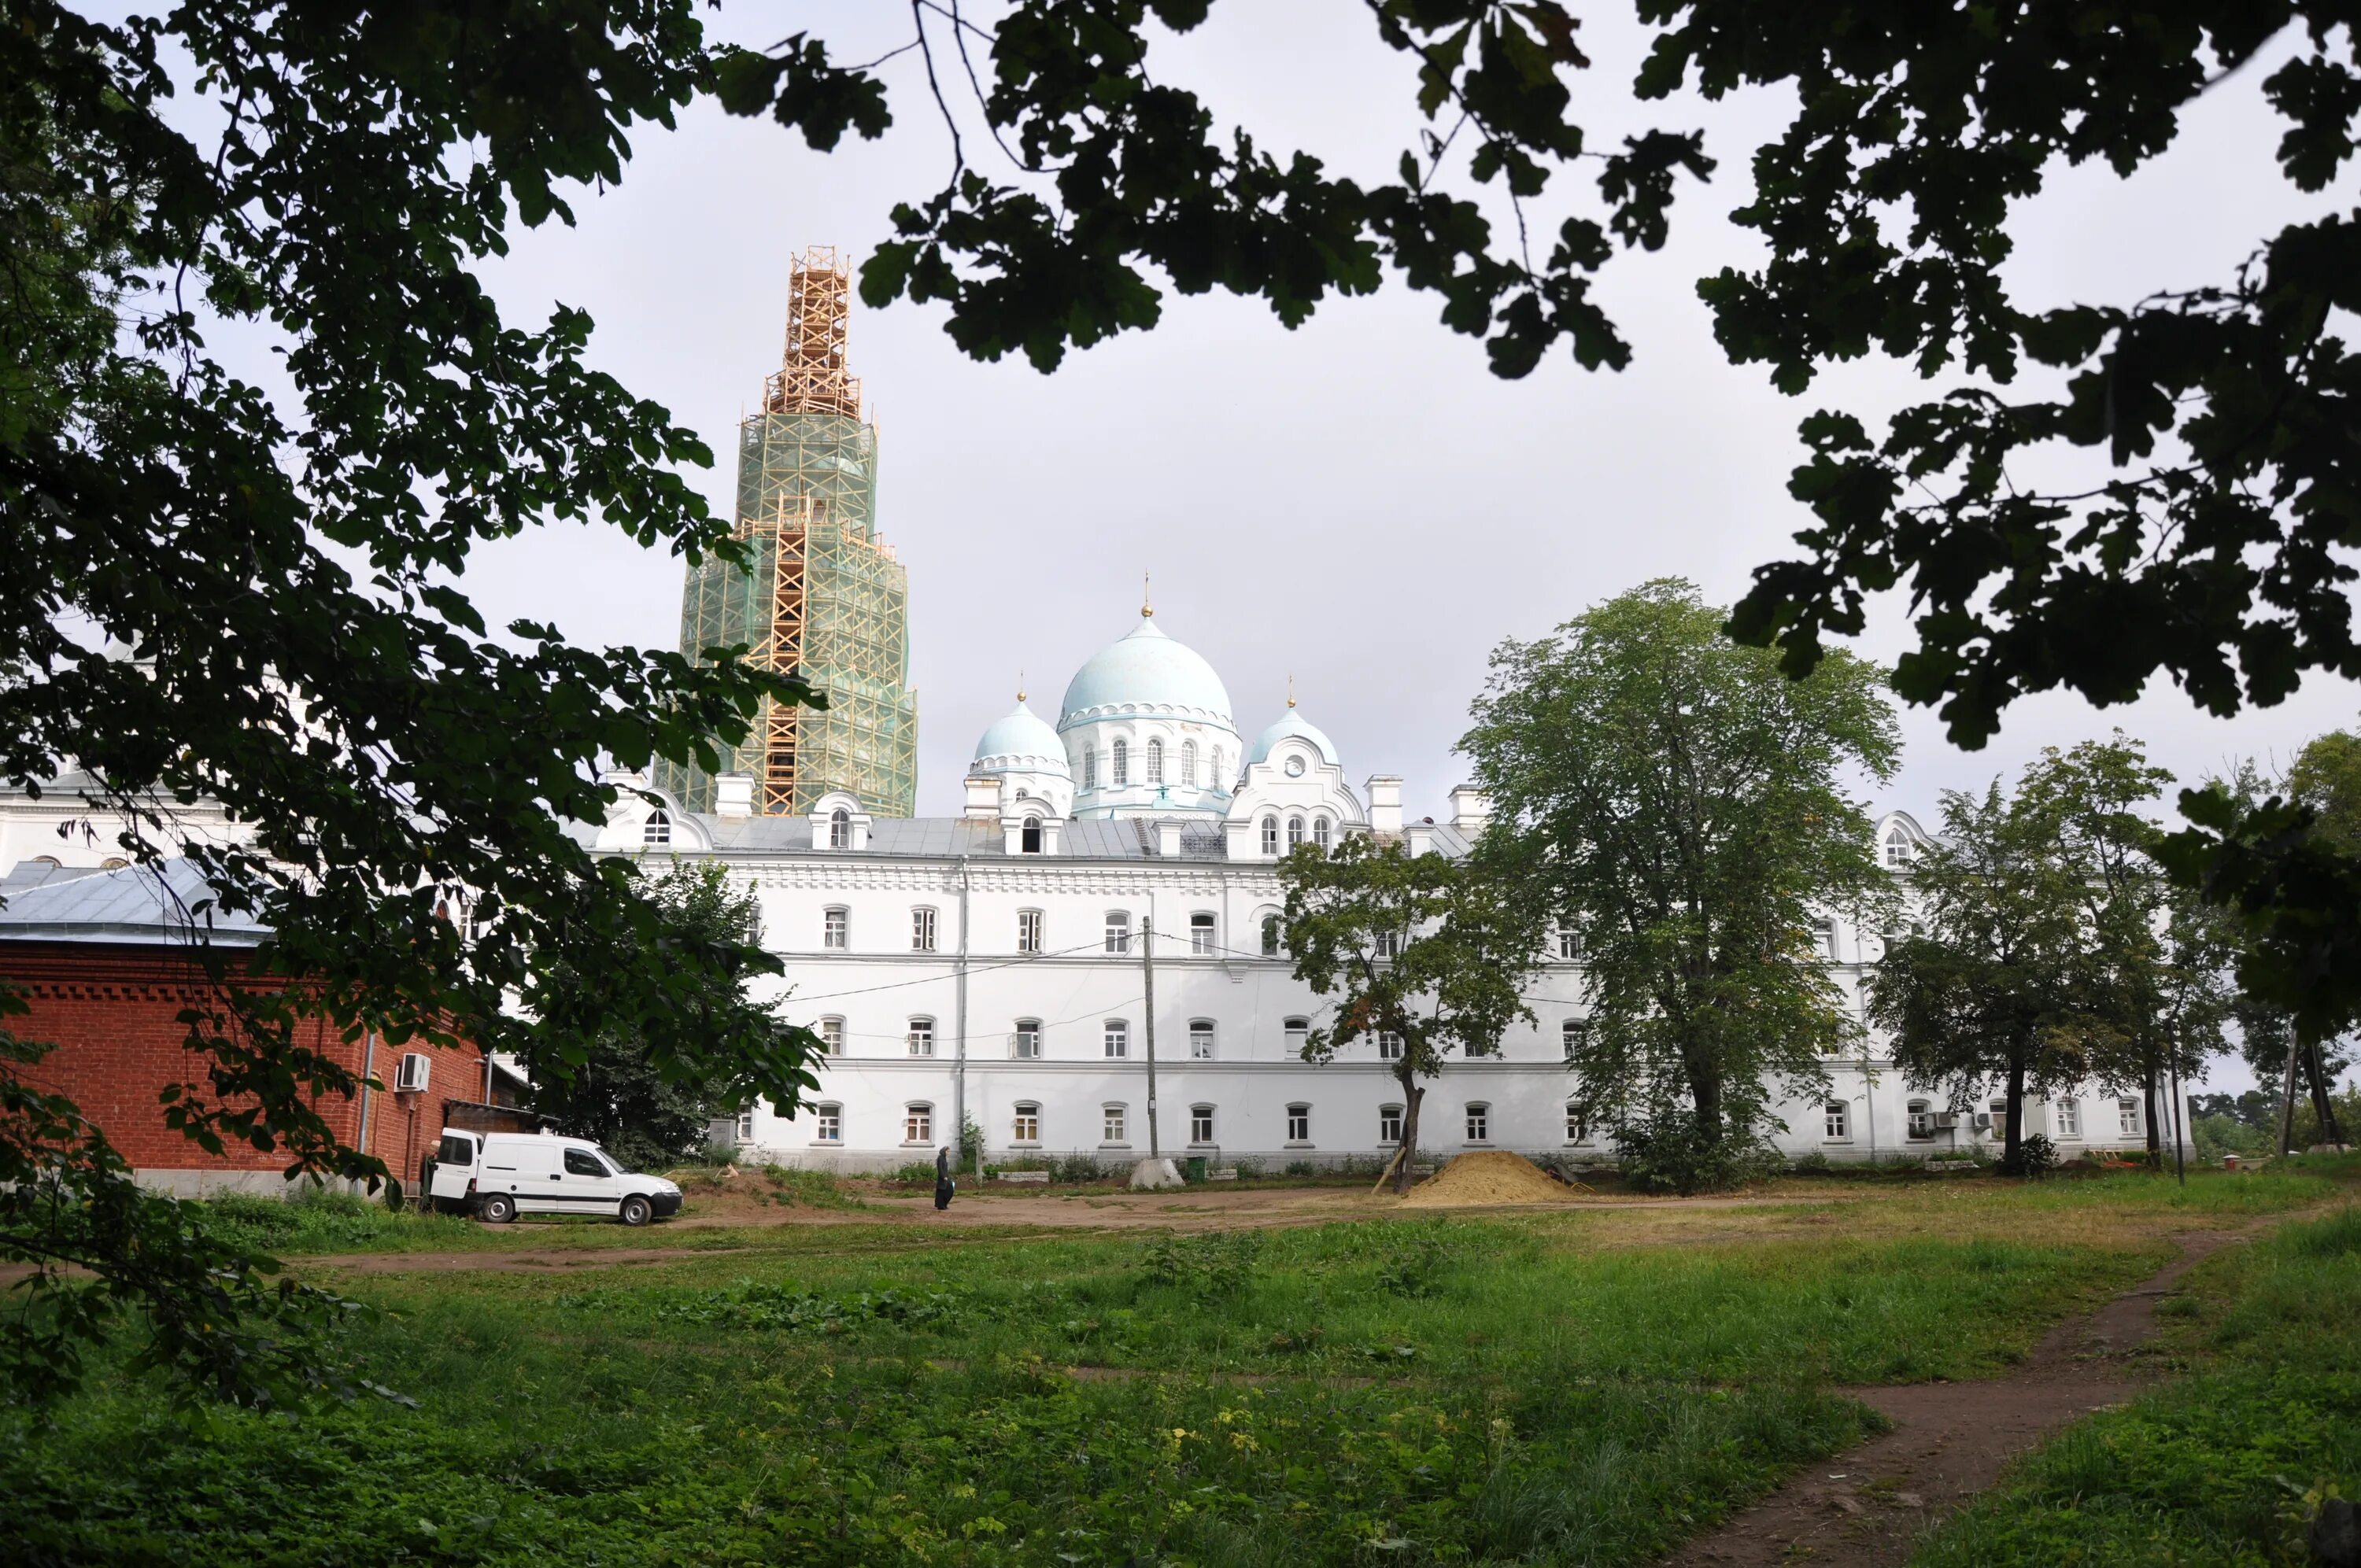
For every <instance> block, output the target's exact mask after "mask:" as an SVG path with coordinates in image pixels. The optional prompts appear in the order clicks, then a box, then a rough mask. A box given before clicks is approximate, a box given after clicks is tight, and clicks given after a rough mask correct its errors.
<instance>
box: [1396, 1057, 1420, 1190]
mask: <svg viewBox="0 0 2361 1568" xmlns="http://www.w3.org/2000/svg"><path fill="white" fill-rule="evenodd" d="M1394 1077H1395V1079H1396V1080H1398V1081H1399V1082H1400V1084H1401V1088H1402V1146H1401V1163H1400V1164H1399V1165H1397V1166H1396V1167H1395V1168H1394V1190H1395V1191H1396V1192H1407V1191H1409V1190H1410V1184H1411V1179H1412V1178H1411V1166H1412V1165H1414V1164H1416V1163H1417V1161H1418V1107H1419V1102H1421V1101H1422V1100H1424V1099H1425V1098H1426V1089H1425V1086H1424V1085H1422V1084H1421V1083H1420V1082H1419V1081H1418V1080H1417V1079H1416V1077H1415V1076H1414V1075H1412V1073H1411V1070H1410V1058H1408V1057H1407V1056H1405V1057H1404V1058H1402V1065H1401V1067H1400V1068H1399V1069H1396V1071H1395V1073H1394Z"/></svg>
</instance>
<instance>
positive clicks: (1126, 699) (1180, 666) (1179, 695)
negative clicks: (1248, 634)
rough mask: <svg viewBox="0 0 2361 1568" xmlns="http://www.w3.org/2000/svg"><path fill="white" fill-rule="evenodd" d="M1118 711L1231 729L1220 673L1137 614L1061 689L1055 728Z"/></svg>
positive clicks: (1225, 694)
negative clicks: (1063, 695)
mask: <svg viewBox="0 0 2361 1568" xmlns="http://www.w3.org/2000/svg"><path fill="white" fill-rule="evenodd" d="M1124 714H1142V715H1155V716H1158V717H1160V718H1194V719H1201V720H1203V721H1206V722H1209V723H1214V724H1219V725H1221V726H1223V727H1224V729H1231V730H1232V731H1234V732H1235V729H1236V726H1235V724H1233V723H1232V721H1231V718H1230V694H1229V692H1228V691H1227V690H1226V689H1224V686H1223V685H1222V677H1221V676H1219V675H1217V674H1213V665H1211V664H1208V663H1205V661H1204V660H1203V659H1202V658H1201V657H1199V655H1198V654H1197V653H1196V652H1195V651H1194V650H1192V649H1190V648H1186V647H1183V646H1182V645H1181V644H1180V643H1178V642H1175V641H1172V639H1170V637H1167V636H1165V635H1164V633H1163V632H1161V631H1159V630H1157V628H1156V622H1155V621H1153V620H1148V619H1146V618H1144V617H1143V618H1142V619H1141V620H1140V623H1139V624H1138V625H1137V627H1135V628H1133V629H1132V631H1131V633H1130V635H1129V636H1126V637H1124V638H1122V639H1121V640H1119V641H1115V642H1111V643H1109V644H1108V645H1107V646H1106V647H1104V648H1102V649H1100V650H1099V651H1098V652H1096V653H1093V654H1092V655H1091V657H1090V659H1089V661H1088V662H1087V663H1084V664H1083V665H1082V668H1081V669H1080V670H1077V671H1076V672H1074V678H1073V681H1072V683H1071V685H1068V686H1067V687H1066V700H1065V703H1064V705H1063V706H1062V707H1060V709H1059V711H1058V728H1059V729H1060V731H1063V730H1066V729H1071V727H1072V726H1074V725H1075V724H1078V723H1081V722H1082V721H1084V720H1087V719H1093V718H1113V717H1115V716H1117V715H1124Z"/></svg>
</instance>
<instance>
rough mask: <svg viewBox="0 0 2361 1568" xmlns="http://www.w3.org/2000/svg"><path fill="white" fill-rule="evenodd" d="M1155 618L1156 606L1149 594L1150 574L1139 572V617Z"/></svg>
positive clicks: (1142, 618) (1145, 618) (1144, 618)
mask: <svg viewBox="0 0 2361 1568" xmlns="http://www.w3.org/2000/svg"><path fill="white" fill-rule="evenodd" d="M1155 618H1156V606H1155V604H1154V603H1153V602H1151V601H1150V599H1149V598H1148V574H1147V573H1145V572H1142V573H1140V574H1139V619H1140V620H1154V619H1155Z"/></svg>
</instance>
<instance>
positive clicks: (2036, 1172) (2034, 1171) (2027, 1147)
mask: <svg viewBox="0 0 2361 1568" xmlns="http://www.w3.org/2000/svg"><path fill="white" fill-rule="evenodd" d="M2057 1168H2058V1146H2057V1145H2056V1144H2053V1143H2051V1142H2050V1141H2049V1138H2048V1135H2047V1134H2043V1133H2035V1134H2034V1135H2031V1136H2030V1137H2027V1138H2026V1139H2025V1140H2024V1141H2023V1142H2022V1143H2020V1144H2018V1145H2017V1146H2016V1158H2015V1159H2014V1160H2010V1159H2007V1158H2003V1159H2002V1160H2001V1162H2000V1173H2001V1174H2002V1175H2003V1176H2026V1177H2032V1178H2034V1179H2040V1178H2041V1177H2044V1176H2047V1175H2048V1174H2049V1173H2050V1172H2051V1171H2053V1170H2055V1169H2057Z"/></svg>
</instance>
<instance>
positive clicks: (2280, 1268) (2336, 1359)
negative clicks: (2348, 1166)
mask: <svg viewBox="0 0 2361 1568" xmlns="http://www.w3.org/2000/svg"><path fill="white" fill-rule="evenodd" d="M2356 1302H2361V1209H2351V1208H2348V1209H2345V1210H2344V1211H2343V1212H2339V1213H2337V1214H2335V1215H2333V1216H2331V1217H2329V1218H2326V1219H2323V1220H2317V1221H2312V1222H2309V1223H2299V1224H2296V1225H2292V1226H2290V1227H2289V1228H2288V1229H2287V1230H2285V1231H2283V1232H2281V1233H2279V1234H2277V1235H2274V1236H2272V1237H2270V1238H2269V1239H2268V1240H2266V1241H2263V1242H2259V1243H2257V1244H2255V1245H2253V1246H2251V1247H2249V1248H2244V1249H2238V1250H2235V1251H2233V1252H2231V1253H2228V1254H2225V1255H2221V1256H2218V1257H2215V1258H2213V1259H2209V1260H2208V1261H2207V1263H2206V1264H2205V1265H2204V1266H2202V1268H2201V1269H2200V1270H2198V1271H2197V1272H2196V1273H2195V1274H2194V1275H2193V1276H2192V1277H2191V1284H2190V1287H2189V1288H2188V1289H2186V1290H2185V1291H2183V1292H2182V1293H2180V1294H2179V1295H2177V1296H2175V1297H2172V1298H2170V1299H2167V1300H2166V1301H2164V1302H2163V1303H2161V1304H2160V1305H2159V1307H2158V1312H2159V1314H2160V1315H2161V1316H2162V1317H2163V1318H2164V1320H2165V1321H2166V1322H2167V1323H2168V1324H2170V1325H2172V1327H2173V1330H2174V1332H2173V1334H2172V1337H2171V1339H2170V1340H2169V1342H2168V1343H2169V1345H2170V1346H2171V1348H2172V1350H2173V1351H2174V1352H2175V1353H2176V1354H2177V1355H2178V1356H2179V1357H2180V1359H2182V1360H2184V1361H2185V1362H2187V1363H2191V1364H2193V1370H2192V1373H2191V1376H2186V1377H2183V1378H2180V1379H2178V1380H2175V1381H2173V1382H2170V1383H2168V1384H2165V1385H2164V1386H2162V1387H2158V1388H2157V1389H2155V1390H2153V1391H2151V1392H2150V1393H2148V1394H2147V1395H2146V1396H2144V1397H2143V1398H2140V1399H2139V1400H2137V1401H2136V1403H2134V1404H2133V1405H2131V1406H2129V1407H2127V1408H2125V1409H2122V1410H2119V1411H2113V1412H2108V1413H2105V1414H2102V1415H2099V1416H2096V1417H2093V1418H2092V1419H2091V1420H2087V1421H2083V1422H2081V1423H2079V1424H2078V1425H2076V1426H2075V1427H2073V1428H2071V1429H2070V1430H2069V1431H2067V1432H2066V1433H2064V1434H2063V1435H2062V1436H2060V1437H2059V1438H2058V1439H2057V1440H2055V1441H2053V1442H2049V1443H2048V1444H2046V1445H2044V1446H2043V1447H2042V1448H2041V1449H2040V1450H2038V1451H2037V1453H2034V1454H2033V1455H2032V1456H2031V1457H2030V1458H2028V1459H2027V1460H2026V1461H2025V1462H2024V1463H2022V1464H2019V1465H2018V1466H2017V1467H2016V1469H2015V1471H2014V1472H2013V1473H2012V1474H2011V1475H2010V1477H2009V1479H2008V1481H2007V1482H2006V1483H2005V1485H2004V1486H2003V1487H2002V1488H2001V1489H2000V1490H1999V1491H1998V1492H1996V1493H1994V1494H1993V1495H1992V1496H1990V1497H1986V1498H1984V1499H1983V1500H1982V1501H1981V1502H1980V1503H1978V1504H1977V1505H1976V1506H1975V1507H1974V1508H1971V1509H1970V1510H1969V1511H1968V1512H1967V1513H1965V1514H1964V1515H1962V1516H1961V1517H1960V1519H1958V1520H1957V1521H1955V1522H1954V1523H1953V1524H1951V1525H1950V1526H1949V1527H1948V1528H1947V1529H1945V1530H1943V1531H1942V1532H1941V1533H1940V1534H1939V1535H1938V1537H1937V1538H1936V1539H1935V1540H1934V1541H1931V1542H1929V1543H1928V1544H1927V1547H1926V1548H1925V1549H1924V1550H1923V1551H1922V1552H1920V1553H1919V1555H1918V1556H1917V1557H1916V1559H1915V1560H1914V1561H1915V1562H1916V1563H1918V1564H1919V1565H1920V1568H1954V1565H1957V1568H1968V1565H1970V1564H1973V1565H1976V1568H1995V1565H2001V1568H2005V1565H2010V1564H2025V1565H2026V1568H2031V1565H2034V1564H2040V1565H2042V1568H2052V1565H2059V1568H2080V1565H2086V1564H2087V1565H2092V1568H2095V1565H2097V1564H2101V1563H2104V1564H2110V1565H2114V1564H2123V1565H2125V1568H2132V1565H2146V1564H2156V1565H2157V1568H2165V1565H2168V1564H2169V1565H2172V1568H2210V1565H2213V1564H2221V1565H2224V1568H2228V1565H2233V1564H2235V1565H2238V1568H2246V1565H2249V1564H2252V1565H2254V1568H2263V1565H2266V1564H2279V1563H2301V1562H2304V1561H2307V1553H2306V1552H2305V1549H2304V1546H2303V1531H2304V1528H2305V1524H2306V1520H2307V1518H2308V1513H2309V1509H2310V1508H2311V1507H2312V1506H2313V1504H2314V1503H2316V1501H2317V1498H2318V1497H2320V1496H2321V1495H2323V1494H2327V1493H2332V1492H2333V1493H2334V1495H2336V1496H2340V1497H2354V1496H2356V1493H2361V1312H2357V1311H2356ZM2308 1499H2309V1500H2308Z"/></svg>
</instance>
